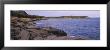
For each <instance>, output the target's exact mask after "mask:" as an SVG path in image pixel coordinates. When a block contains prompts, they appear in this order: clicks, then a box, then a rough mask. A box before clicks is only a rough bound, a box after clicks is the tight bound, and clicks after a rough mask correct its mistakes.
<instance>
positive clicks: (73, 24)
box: [36, 18, 100, 40]
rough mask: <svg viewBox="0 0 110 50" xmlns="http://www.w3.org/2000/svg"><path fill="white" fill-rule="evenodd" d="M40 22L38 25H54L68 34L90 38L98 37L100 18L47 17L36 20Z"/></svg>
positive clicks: (97, 38) (96, 38)
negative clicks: (46, 18)
mask: <svg viewBox="0 0 110 50" xmlns="http://www.w3.org/2000/svg"><path fill="white" fill-rule="evenodd" d="M39 23H40V25H39V26H40V27H54V28H57V29H61V30H63V31H64V32H66V33H67V34H68V36H77V35H81V36H85V37H89V38H91V39H95V40H99V39H100V18H88V19H69V18H68V19H65V18H62V19H48V20H40V21H37V22H36V25H37V26H38V24H39Z"/></svg>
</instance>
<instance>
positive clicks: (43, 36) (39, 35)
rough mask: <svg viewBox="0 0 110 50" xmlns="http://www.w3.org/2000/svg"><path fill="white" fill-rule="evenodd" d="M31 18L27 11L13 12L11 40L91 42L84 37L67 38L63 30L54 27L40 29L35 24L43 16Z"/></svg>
mask: <svg viewBox="0 0 110 50" xmlns="http://www.w3.org/2000/svg"><path fill="white" fill-rule="evenodd" d="M22 16H23V17H22ZM30 16H31V15H28V14H27V13H26V12H25V11H11V40H90V38H88V37H84V36H67V33H66V32H64V31H63V30H60V29H57V28H53V27H42V28H39V27H37V26H36V23H35V22H36V21H39V20H41V19H42V18H41V16H39V17H37V18H36V17H33V16H31V17H30Z"/></svg>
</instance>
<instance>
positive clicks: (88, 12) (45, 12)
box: [25, 10, 100, 17]
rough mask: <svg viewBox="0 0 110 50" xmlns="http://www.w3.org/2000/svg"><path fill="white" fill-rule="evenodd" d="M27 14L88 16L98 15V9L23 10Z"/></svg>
mask: <svg viewBox="0 0 110 50" xmlns="http://www.w3.org/2000/svg"><path fill="white" fill-rule="evenodd" d="M25 12H26V13H28V14H29V15H39V16H46V17H59V16H88V17H100V11H99V10H71V11H69V10H25Z"/></svg>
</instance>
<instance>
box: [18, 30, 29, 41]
mask: <svg viewBox="0 0 110 50" xmlns="http://www.w3.org/2000/svg"><path fill="white" fill-rule="evenodd" d="M19 36H20V37H21V39H20V40H28V39H29V37H30V34H29V32H28V31H26V30H22V31H21V32H20V34H19Z"/></svg>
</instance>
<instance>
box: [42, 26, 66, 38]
mask: <svg viewBox="0 0 110 50" xmlns="http://www.w3.org/2000/svg"><path fill="white" fill-rule="evenodd" d="M43 29H44V30H46V31H48V33H51V34H54V35H56V36H67V33H66V32H64V31H63V30H60V29H56V28H52V27H46V28H43Z"/></svg>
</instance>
